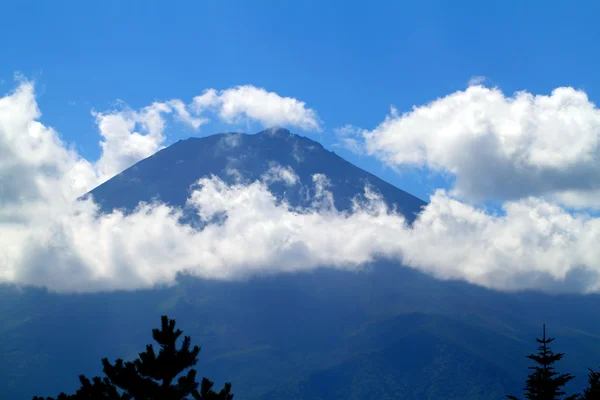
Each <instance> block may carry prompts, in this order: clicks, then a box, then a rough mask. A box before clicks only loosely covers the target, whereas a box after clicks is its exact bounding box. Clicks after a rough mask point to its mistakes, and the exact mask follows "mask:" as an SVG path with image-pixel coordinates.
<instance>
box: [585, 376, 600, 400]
mask: <svg viewBox="0 0 600 400" xmlns="http://www.w3.org/2000/svg"><path fill="white" fill-rule="evenodd" d="M581 398H582V400H598V399H600V372H596V371H594V370H592V369H590V373H589V375H588V387H587V388H585V390H584V391H583V396H582V397H581Z"/></svg>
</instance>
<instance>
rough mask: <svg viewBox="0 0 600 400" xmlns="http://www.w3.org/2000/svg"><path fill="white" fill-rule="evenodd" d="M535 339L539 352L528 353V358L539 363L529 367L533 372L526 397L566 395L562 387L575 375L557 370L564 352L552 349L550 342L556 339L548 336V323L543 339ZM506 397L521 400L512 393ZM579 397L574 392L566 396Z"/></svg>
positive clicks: (551, 399)
mask: <svg viewBox="0 0 600 400" xmlns="http://www.w3.org/2000/svg"><path fill="white" fill-rule="evenodd" d="M535 341H536V342H538V343H540V346H538V352H537V354H530V355H528V356H527V358H529V359H530V360H533V361H535V363H536V364H537V365H534V366H533V367H529V369H531V370H533V372H532V373H531V374H529V376H528V378H527V381H526V386H525V388H524V391H525V398H526V399H528V400H559V399H561V398H562V396H564V395H566V393H565V392H564V391H563V390H562V387H563V386H564V385H566V384H567V382H569V381H570V380H571V379H573V378H574V376H572V375H571V374H559V373H558V372H556V371H555V369H554V367H553V365H554V363H556V362H557V361H560V360H561V359H562V358H563V356H564V353H556V354H555V353H554V352H553V351H552V350H551V349H550V346H549V344H550V343H552V342H553V341H554V338H546V325H544V332H543V337H542V339H539V338H536V339H535ZM506 397H507V398H509V399H511V400H519V398H518V397H516V396H512V395H508V396H506ZM578 397H579V395H578V394H574V395H571V396H568V397H565V400H575V399H577V398H578Z"/></svg>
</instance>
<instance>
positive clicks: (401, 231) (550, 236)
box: [0, 83, 600, 292]
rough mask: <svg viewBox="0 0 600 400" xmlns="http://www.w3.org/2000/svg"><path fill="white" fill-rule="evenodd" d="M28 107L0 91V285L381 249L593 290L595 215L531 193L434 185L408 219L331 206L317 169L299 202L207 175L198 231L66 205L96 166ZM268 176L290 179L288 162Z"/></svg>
mask: <svg viewBox="0 0 600 400" xmlns="http://www.w3.org/2000/svg"><path fill="white" fill-rule="evenodd" d="M39 116H40V113H39V110H38V108H37V104H36V102H35V97H34V94H33V87H32V86H31V85H30V84H28V83H25V84H22V85H21V86H19V88H18V89H17V90H16V91H15V93H13V94H11V95H9V96H6V97H3V98H1V99H0V182H1V183H2V185H1V186H0V282H10V283H16V284H27V285H39V286H45V287H48V288H50V289H51V290H57V291H98V290H115V289H136V288H142V287H152V286H154V285H158V284H169V283H173V282H174V279H175V277H176V274H177V273H179V272H188V273H191V274H194V275H197V276H201V277H210V278H216V279H237V278H242V277H246V276H249V275H253V274H270V273H277V272H289V271H300V270H308V269H313V268H316V267H319V266H332V267H336V268H342V269H357V268H361V266H362V265H364V264H365V263H367V262H369V261H372V260H376V259H378V258H381V257H384V258H389V259H393V260H398V261H399V260H403V262H404V263H405V264H407V265H409V266H411V267H414V268H418V269H420V270H423V271H425V272H427V273H429V274H432V275H434V276H436V277H438V278H441V279H450V278H458V279H464V280H467V281H469V282H473V283H477V284H480V285H484V286H487V287H492V288H498V289H504V290H514V289H523V288H537V289H544V290H573V291H582V292H586V291H597V292H598V291H600V274H599V273H600V262H599V261H600V250H599V249H598V246H597V245H596V244H597V243H598V240H599V239H600V219H598V218H591V217H589V216H586V215H584V214H582V215H571V214H569V213H568V212H566V211H564V210H563V209H562V208H560V207H559V206H556V205H553V204H550V203H548V202H545V201H542V200H539V199H534V198H527V199H523V200H519V201H515V202H508V203H506V204H505V206H504V207H505V215H503V216H494V215H489V214H486V213H485V212H483V211H481V210H477V209H475V208H473V207H472V206H470V205H466V204H463V203H461V202H459V201H457V200H456V199H453V198H452V197H450V196H448V195H447V194H445V193H444V192H437V193H436V194H435V195H434V196H433V197H432V199H431V203H430V205H428V206H427V207H426V208H425V210H424V211H423V213H422V214H421V215H420V217H419V218H418V219H417V221H416V222H415V223H414V225H413V226H412V227H409V226H407V224H406V222H405V219H404V218H403V217H402V216H401V215H398V214H396V213H394V212H393V211H392V210H389V209H388V208H387V207H386V205H385V204H384V203H383V202H382V201H381V200H380V199H379V197H378V196H377V194H376V193H373V192H372V191H370V190H369V189H368V188H367V189H366V191H365V195H364V196H362V197H361V198H357V199H356V200H355V203H354V208H353V210H352V211H351V212H340V211H337V210H336V209H335V208H334V207H333V194H332V193H331V192H330V191H329V186H328V181H327V177H325V176H324V175H320V174H317V175H315V176H314V177H313V183H314V185H315V192H316V195H315V196H314V198H313V207H312V208H310V209H296V208H293V207H291V206H289V205H288V204H287V203H286V202H285V201H279V200H277V199H276V198H275V197H274V196H273V195H272V194H271V193H270V192H269V190H268V186H267V182H266V181H265V182H253V183H250V184H235V185H227V184H225V183H224V182H222V181H221V180H219V179H217V178H214V177H213V178H205V179H202V180H200V181H199V185H198V187H196V188H194V190H193V191H192V193H191V195H190V199H189V206H190V207H193V208H195V209H196V210H197V212H198V214H199V215H200V217H201V218H203V219H204V221H205V222H207V223H208V224H207V226H206V227H204V228H203V229H202V230H196V229H193V228H192V227H190V226H188V225H182V224H180V223H179V222H178V216H179V215H180V214H179V213H180V212H179V211H178V210H175V209H171V208H169V207H167V206H165V205H164V204H149V205H148V204H146V205H141V206H140V207H139V208H138V210H137V211H136V212H134V213H132V214H129V215H124V214H121V213H119V212H113V213H111V214H99V213H98V208H97V206H96V205H95V204H94V203H93V202H92V201H91V200H86V201H74V200H73V199H74V198H75V197H76V195H78V194H80V191H81V188H82V187H84V186H86V184H88V183H89V182H90V181H94V179H98V178H97V176H98V173H97V171H96V169H95V166H94V164H93V163H90V162H88V161H86V160H83V159H82V158H81V157H79V156H78V155H77V154H76V153H75V152H74V151H72V150H68V149H67V148H66V146H65V145H64V143H62V142H61V141H60V139H59V138H58V135H57V134H56V132H55V131H53V130H52V129H50V128H47V127H45V126H44V125H43V124H41V123H40V122H39V121H38V118H39ZM148 118H149V119H148V121H153V122H148V124H150V125H152V124H154V125H152V126H159V125H160V124H158V123H157V122H156V121H155V120H153V119H152V118H150V117H148ZM119 123H121V122H119ZM126 131H127V132H131V130H127V129H126ZM148 131H150V129H149V130H148ZM117 136H118V135H117ZM266 176H269V177H271V178H272V177H277V178H278V179H283V180H284V181H287V182H288V184H294V182H295V180H294V179H293V178H290V177H293V176H295V174H294V172H293V171H291V170H289V169H288V168H286V167H285V166H277V165H273V166H272V168H271V169H270V170H269V172H267V175H265V177H266ZM17 177H18V182H17ZM271 178H269V179H271ZM267 180H268V179H267ZM17 183H18V184H17ZM224 216H226V218H223V217H224Z"/></svg>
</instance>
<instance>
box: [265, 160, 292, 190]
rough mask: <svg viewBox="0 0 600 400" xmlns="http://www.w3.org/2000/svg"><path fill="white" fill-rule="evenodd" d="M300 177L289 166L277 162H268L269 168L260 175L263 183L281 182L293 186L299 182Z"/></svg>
mask: <svg viewBox="0 0 600 400" xmlns="http://www.w3.org/2000/svg"><path fill="white" fill-rule="evenodd" d="M299 180H300V178H299V177H298V175H296V173H295V172H294V170H293V169H292V168H291V167H290V166H283V165H280V164H278V163H273V162H271V163H270V166H269V169H268V170H267V172H265V173H264V174H263V176H262V181H263V182H264V183H266V184H267V185H268V184H271V183H274V182H283V183H285V184H286V185H288V186H293V185H295V184H297V183H298V182H299Z"/></svg>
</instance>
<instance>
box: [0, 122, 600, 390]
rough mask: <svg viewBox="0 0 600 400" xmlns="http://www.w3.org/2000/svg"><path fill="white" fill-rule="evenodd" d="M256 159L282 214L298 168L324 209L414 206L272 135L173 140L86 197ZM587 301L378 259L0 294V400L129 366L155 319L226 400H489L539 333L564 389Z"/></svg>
mask: <svg viewBox="0 0 600 400" xmlns="http://www.w3.org/2000/svg"><path fill="white" fill-rule="evenodd" d="M272 163H278V164H279V165H281V166H290V167H291V168H293V169H294V171H295V172H296V173H297V174H298V176H299V178H300V181H301V183H302V184H300V185H296V186H285V185H284V184H281V183H276V184H272V185H271V187H270V189H271V190H272V191H273V192H274V193H275V194H277V195H278V196H284V195H285V196H286V197H287V198H288V199H289V201H290V202H291V203H292V204H294V205H300V206H301V205H308V204H307V203H306V192H303V190H307V189H305V188H307V187H308V188H310V187H313V185H312V181H311V176H312V174H314V173H324V174H326V175H327V176H328V177H329V179H330V180H331V183H332V187H331V190H332V192H333V194H334V196H335V200H336V206H337V207H338V208H340V209H347V208H348V207H349V206H350V199H351V198H352V197H353V196H354V195H356V194H361V193H362V192H363V188H364V185H365V183H367V182H368V183H369V184H370V185H372V186H373V187H374V188H375V189H376V190H377V191H379V192H380V193H381V194H382V195H383V197H384V198H385V199H386V201H387V202H388V203H391V204H395V205H396V206H397V207H398V209H399V210H401V211H402V212H403V213H405V215H407V216H408V217H411V216H413V217H414V213H416V212H418V211H419V209H420V207H421V206H423V205H424V202H422V201H421V200H419V199H417V198H415V197H413V196H411V195H410V194H407V193H406V192H403V191H401V190H399V189H397V188H395V187H394V186H392V185H389V184H387V183H385V182H384V181H382V180H380V179H378V178H376V177H375V176H373V175H371V174H368V173H367V172H365V171H363V170H361V169H359V168H357V167H355V166H353V165H351V164H350V163H348V162H346V161H345V160H343V159H341V158H340V157H338V156H337V155H335V154H333V153H332V152H329V151H328V150H326V149H324V148H323V147H322V146H321V145H319V144H318V143H316V142H314V141H312V140H310V139H307V138H303V137H300V136H296V135H293V134H291V133H289V132H288V131H285V130H281V129H274V130H267V131H264V132H261V133H259V134H256V135H245V134H220V135H214V136H210V137H206V138H201V139H188V140H184V141H180V142H177V143H175V144H174V145H172V146H170V147H168V148H166V149H164V150H161V151H160V152H158V153H157V154H155V155H154V156H152V157H149V158H147V159H145V160H143V161H141V162H139V163H138V164H136V165H135V166H133V167H131V168H129V169H127V170H126V171H124V172H123V173H121V174H119V175H118V176H116V177H115V178H113V179H111V180H109V181H108V182H106V183H104V184H103V185H101V186H99V187H98V188H96V189H94V190H93V191H92V192H91V194H92V195H93V196H94V198H95V199H96V200H97V201H98V202H99V204H101V206H102V209H103V210H104V211H107V212H108V211H110V210H112V209H113V208H124V209H126V210H129V211H131V210H133V209H134V208H135V206H136V205H137V204H138V202H139V201H150V200H152V199H153V198H156V197H158V198H160V199H161V200H162V201H165V202H168V203H169V204H172V205H175V206H183V205H184V204H185V200H186V198H187V196H188V190H189V187H190V185H191V184H193V183H194V182H195V181H196V180H197V179H199V178H200V177H202V176H207V175H209V174H215V175H217V176H219V177H221V178H222V179H223V180H225V181H227V182H234V179H235V175H233V174H232V172H233V169H236V170H237V171H238V172H239V173H240V174H241V175H242V179H244V180H247V181H252V180H255V179H259V178H260V176H261V175H262V174H263V173H264V172H265V171H266V170H268V169H269V168H270V167H271V166H272V165H273V164H272ZM303 188H304V189H303ZM49 267H51V266H49ZM599 305H600V296H597V295H590V296H583V295H566V294H562V295H548V294H542V293H535V292H522V293H502V292H496V291H491V290H487V289H484V288H481V287H477V286H473V285H470V284H467V283H464V282H459V281H439V280H436V279H434V278H432V277H430V276H427V275H424V274H422V273H420V272H418V271H416V270H414V269H410V268H404V267H402V266H401V265H399V264H398V263H396V262H389V261H386V260H378V261H377V262H374V263H372V264H371V265H369V266H368V268H366V269H365V270H362V271H359V272H348V271H340V270H334V269H327V268H322V269H319V270H315V271H311V272H303V273H295V274H282V275H274V276H268V277H256V278H253V279H250V280H248V281H236V282H225V281H212V280H200V279H196V278H192V277H180V279H179V283H178V285H176V286H174V287H171V288H164V287H162V288H156V289H153V290H140V291H134V292H114V293H95V294H78V295H74V294H72V295H59V294H52V293H48V292H47V291H45V290H43V289H32V288H26V289H23V290H21V289H18V288H15V287H12V286H10V285H0V321H1V324H0V359H2V360H3V362H2V363H0V398H2V399H4V398H6V399H27V400H29V399H31V397H32V396H33V395H36V394H39V393H58V392H60V391H66V392H73V391H74V390H75V389H76V388H77V387H78V384H79V382H78V380H77V376H78V375H79V374H85V375H88V376H94V375H98V374H100V373H101V370H100V368H99V366H98V360H99V359H100V358H101V357H108V358H109V359H116V358H124V359H134V358H136V357H137V352H138V351H139V349H140V348H143V346H145V345H146V344H147V332H148V330H149V329H151V328H153V327H154V324H155V321H156V320H157V318H159V316H160V315H162V314H168V315H169V316H170V317H172V318H175V319H176V320H177V322H178V324H181V326H185V327H186V328H185V329H186V334H189V335H190V336H192V337H193V338H194V341H196V342H198V343H201V344H202V352H201V355H200V361H199V363H198V368H199V370H201V371H203V372H206V374H207V375H210V377H211V379H214V380H215V384H216V386H222V385H223V383H225V382H229V381H230V382H232V384H233V386H234V388H235V398H236V399H239V400H253V399H257V400H258V399H262V398H264V399H278V398H286V399H298V400H300V399H302V400H304V399H306V400H308V399H311V400H312V399H318V398H323V399H325V398H326V399H328V400H329V399H361V400H369V399H373V400H375V399H377V400H380V399H392V398H394V399H396V398H411V399H417V400H418V399H428V398H436V399H442V400H444V399H445V400H449V399H473V400H475V399H482V400H483V399H485V400H489V399H502V398H504V394H506V393H516V392H519V391H520V389H521V386H522V382H523V381H524V379H525V377H526V374H527V360H526V359H525V358H524V357H523V355H524V354H526V353H528V352H529V351H530V342H531V338H532V337H536V335H537V334H538V333H539V328H540V326H541V325H542V324H543V323H546V324H547V326H549V327H552V334H553V336H557V337H560V338H561V351H564V352H565V353H566V356H565V358H564V360H562V361H561V368H564V370H566V371H569V372H571V373H573V374H574V375H575V376H576V378H575V379H574V380H573V381H572V382H570V385H571V387H570V388H569V390H571V389H574V390H571V391H573V392H575V391H577V390H578V389H580V388H582V387H583V386H584V385H585V383H586V381H587V374H588V372H589V371H588V370H587V367H589V366H594V365H597V364H598V360H600V307H599ZM90 343H93V344H94V345H93V346H90V345H89V344H90Z"/></svg>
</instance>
